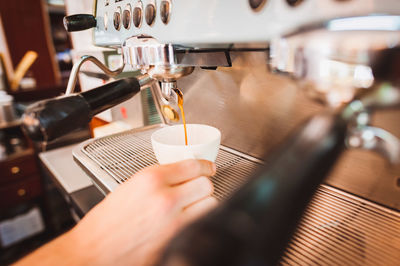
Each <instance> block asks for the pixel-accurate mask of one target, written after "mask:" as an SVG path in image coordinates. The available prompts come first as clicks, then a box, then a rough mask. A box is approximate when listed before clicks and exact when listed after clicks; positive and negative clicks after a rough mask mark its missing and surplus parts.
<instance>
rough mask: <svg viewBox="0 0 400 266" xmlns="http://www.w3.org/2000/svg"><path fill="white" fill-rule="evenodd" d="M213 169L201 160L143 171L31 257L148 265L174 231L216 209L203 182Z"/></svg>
mask: <svg viewBox="0 0 400 266" xmlns="http://www.w3.org/2000/svg"><path fill="white" fill-rule="evenodd" d="M215 169H216V168H215V164H213V163H211V162H209V161H205V160H186V161H182V162H178V163H174V164H169V165H161V166H152V167H149V168H146V169H144V170H142V171H140V172H138V173H137V174H135V175H134V176H133V177H132V178H131V179H130V180H129V181H127V182H126V183H124V184H123V185H121V186H119V187H118V188H117V189H116V190H115V191H114V192H112V193H111V194H109V195H108V196H107V197H106V198H105V199H104V200H103V201H102V202H101V203H99V204H98V205H97V206H96V207H95V208H94V209H93V210H91V211H90V212H89V213H88V214H87V215H86V216H85V217H84V218H83V219H82V221H81V222H80V223H79V224H78V225H77V226H76V227H75V228H73V229H72V230H71V231H70V232H68V233H67V234H65V235H64V236H63V237H61V238H60V239H57V240H56V241H54V242H55V243H54V244H53V246H51V244H50V245H49V247H47V252H44V251H46V246H45V247H44V248H41V249H40V250H39V251H37V252H35V253H36V256H37V257H38V258H41V259H40V261H41V263H42V264H46V261H47V262H49V263H48V264H53V262H55V261H52V260H50V261H49V260H46V259H49V256H50V258H51V255H52V254H50V253H54V252H58V253H60V252H61V253H63V254H60V255H61V256H63V259H62V261H58V263H57V264H63V263H64V264H75V265H76V264H91V265H98V264H102V265H111V264H117V265H121V264H122V265H126V264H129V265H132V264H133V265H152V264H154V263H155V262H156V261H157V259H158V256H159V255H161V254H160V253H161V251H162V249H163V247H164V246H165V245H166V243H167V242H168V241H169V240H170V239H171V238H172V236H173V235H174V234H175V233H176V232H177V231H178V230H179V229H181V228H182V227H183V226H184V225H186V224H187V223H188V222H190V221H192V220H193V219H196V218H197V217H199V216H200V215H202V214H203V213H205V212H206V211H207V210H209V209H210V208H212V207H213V206H215V205H216V203H217V201H216V199H215V198H214V197H212V196H211V194H212V192H213V185H212V183H211V181H210V179H209V178H208V177H209V176H211V175H214V174H215V171H216V170H215ZM35 253H34V254H33V256H34V255H35ZM53 255H54V254H53ZM24 261H25V262H29V260H22V261H21V262H24ZM30 262H32V261H30Z"/></svg>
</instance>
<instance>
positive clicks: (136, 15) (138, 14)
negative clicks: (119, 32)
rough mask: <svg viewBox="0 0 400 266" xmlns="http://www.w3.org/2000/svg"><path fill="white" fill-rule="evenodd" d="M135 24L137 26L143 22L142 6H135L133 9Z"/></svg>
mask: <svg viewBox="0 0 400 266" xmlns="http://www.w3.org/2000/svg"><path fill="white" fill-rule="evenodd" d="M132 17H133V25H135V27H136V28H139V27H140V24H142V9H141V8H140V7H135V8H134V9H133V14H132Z"/></svg>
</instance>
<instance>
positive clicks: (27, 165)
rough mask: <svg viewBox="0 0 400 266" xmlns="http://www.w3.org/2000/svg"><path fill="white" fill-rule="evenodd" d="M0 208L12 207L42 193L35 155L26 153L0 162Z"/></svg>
mask: <svg viewBox="0 0 400 266" xmlns="http://www.w3.org/2000/svg"><path fill="white" fill-rule="evenodd" d="M0 173H1V176H0V208H2V209H3V208H9V207H13V206H15V205H17V204H20V203H22V202H26V201H29V200H31V199H34V198H37V197H38V196H40V195H41V194H42V192H43V189H42V182H41V178H40V173H39V168H38V165H37V162H36V158H35V155H34V153H33V150H32V152H29V151H28V154H26V155H25V154H22V155H21V156H17V157H15V158H11V159H9V160H6V161H2V162H0Z"/></svg>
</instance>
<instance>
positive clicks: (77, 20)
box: [63, 14, 97, 32]
mask: <svg viewBox="0 0 400 266" xmlns="http://www.w3.org/2000/svg"><path fill="white" fill-rule="evenodd" d="M63 22H64V27H65V29H66V30H67V31H68V32H72V31H82V30H87V29H91V28H94V27H96V25H97V21H96V18H95V17H94V16H93V15H89V14H76V15H71V16H66V17H64V19H63Z"/></svg>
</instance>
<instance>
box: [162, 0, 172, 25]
mask: <svg viewBox="0 0 400 266" xmlns="http://www.w3.org/2000/svg"><path fill="white" fill-rule="evenodd" d="M160 14H161V21H162V22H163V23H164V24H167V23H168V21H169V18H170V16H171V1H167V0H163V1H162V2H161V5H160Z"/></svg>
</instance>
